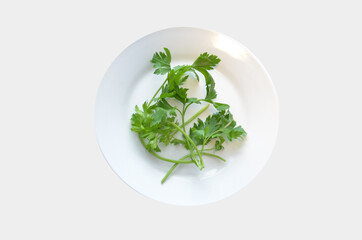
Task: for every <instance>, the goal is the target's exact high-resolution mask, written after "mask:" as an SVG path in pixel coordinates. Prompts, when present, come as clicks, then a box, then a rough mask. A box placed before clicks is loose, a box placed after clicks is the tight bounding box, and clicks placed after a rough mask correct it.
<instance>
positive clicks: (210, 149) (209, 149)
mask: <svg viewBox="0 0 362 240" xmlns="http://www.w3.org/2000/svg"><path fill="white" fill-rule="evenodd" d="M214 149H216V148H207V149H204V150H203V151H212V150H214Z"/></svg>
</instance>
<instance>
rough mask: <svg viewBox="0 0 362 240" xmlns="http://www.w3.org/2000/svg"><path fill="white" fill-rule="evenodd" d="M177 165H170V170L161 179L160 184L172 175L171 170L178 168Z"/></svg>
mask: <svg viewBox="0 0 362 240" xmlns="http://www.w3.org/2000/svg"><path fill="white" fill-rule="evenodd" d="M178 165H179V164H178V163H175V164H174V165H172V167H171V168H170V170H168V172H167V173H166V175H165V176H164V177H163V178H162V180H161V184H163V183H164V182H165V181H166V179H167V178H168V176H170V174H171V173H172V171H173V170H175V168H176V167H177V166H178Z"/></svg>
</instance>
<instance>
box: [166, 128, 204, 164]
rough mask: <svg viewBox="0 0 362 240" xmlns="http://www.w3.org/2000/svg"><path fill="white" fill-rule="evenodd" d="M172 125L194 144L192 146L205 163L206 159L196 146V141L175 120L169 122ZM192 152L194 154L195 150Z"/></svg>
mask: <svg viewBox="0 0 362 240" xmlns="http://www.w3.org/2000/svg"><path fill="white" fill-rule="evenodd" d="M169 123H170V124H171V125H172V126H174V127H175V128H177V129H178V130H179V131H180V132H181V133H182V134H183V135H184V136H185V138H186V139H187V140H188V141H189V142H190V143H191V144H192V146H193V147H194V148H195V150H196V152H197V155H199V158H200V162H201V164H202V165H203V162H204V160H203V159H202V156H201V153H200V151H199V149H198V148H197V147H196V144H195V143H194V141H192V139H191V138H190V137H189V135H187V133H185V132H184V130H182V128H180V127H179V126H177V125H176V124H175V123H173V122H169ZM191 154H193V152H192V151H191Z"/></svg>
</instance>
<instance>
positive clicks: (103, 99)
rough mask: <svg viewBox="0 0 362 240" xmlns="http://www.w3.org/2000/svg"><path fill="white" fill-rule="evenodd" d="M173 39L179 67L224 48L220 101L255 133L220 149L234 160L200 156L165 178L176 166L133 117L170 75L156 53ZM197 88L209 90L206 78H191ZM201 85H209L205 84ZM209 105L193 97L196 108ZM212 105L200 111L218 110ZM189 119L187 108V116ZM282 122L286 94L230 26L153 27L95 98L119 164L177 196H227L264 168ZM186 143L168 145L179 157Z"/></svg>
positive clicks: (158, 196) (101, 139) (193, 200)
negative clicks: (158, 69)
mask: <svg viewBox="0 0 362 240" xmlns="http://www.w3.org/2000/svg"><path fill="white" fill-rule="evenodd" d="M164 47H167V48H168V49H169V50H170V52H171V55H172V62H171V64H172V67H173V66H175V65H179V64H191V63H192V62H193V61H194V60H195V59H196V58H197V57H198V56H199V55H200V54H201V53H203V52H208V53H210V54H215V55H217V56H218V57H219V58H220V59H221V62H220V63H219V64H218V65H217V67H216V68H215V70H213V71H211V74H212V76H213V77H214V79H215V83H216V87H215V89H216V92H217V93H218V97H217V99H216V100H217V102H224V103H227V104H229V105H230V111H231V113H232V114H233V115H234V119H235V120H236V122H237V124H238V125H242V127H243V128H244V129H245V130H246V132H247V133H248V135H247V137H246V138H245V139H244V140H239V141H233V142H228V143H226V144H225V149H224V150H222V151H219V152H218V153H217V154H219V155H220V156H222V157H224V158H225V159H226V160H227V162H226V163H224V162H221V161H219V160H217V159H215V158H207V157H205V168H204V169H203V170H202V171H200V170H199V169H198V168H197V167H196V166H195V165H193V164H183V165H179V166H178V167H177V168H176V169H175V170H174V172H173V173H172V174H171V175H170V177H169V178H168V179H167V181H166V182H165V183H164V184H161V182H160V181H161V179H162V178H163V177H164V175H165V173H166V172H167V171H168V169H169V168H170V167H171V166H172V163H168V162H163V161H161V160H159V159H157V158H155V157H153V156H152V155H151V154H149V153H148V152H147V150H146V149H144V147H143V146H142V145H141V143H140V141H139V139H138V138H137V134H136V133H134V132H132V131H131V130H130V118H131V115H132V113H133V112H134V107H135V105H136V104H137V105H138V106H141V105H142V103H143V102H144V101H146V100H150V98H151V97H152V96H153V94H154V93H155V92H156V90H157V89H158V88H159V86H160V85H161V84H162V82H163V80H164V79H165V75H163V76H159V75H154V74H153V68H152V64H151V63H150V59H151V58H152V56H153V54H154V53H155V52H159V51H163V48H164ZM187 84H188V86H189V87H191V88H192V89H196V90H195V91H194V92H192V91H193V90H191V89H190V91H191V92H190V94H194V95H198V94H203V93H202V89H204V85H203V82H202V81H200V82H199V83H198V82H197V81H195V80H192V79H191V80H188V81H187ZM200 91H201V92H200ZM201 107H202V106H200V105H195V106H194V105H193V108H192V109H191V111H190V115H192V112H193V111H194V112H195V111H197V110H198V109H200V108H201ZM212 111H213V109H212V108H211V107H210V108H209V110H208V111H207V112H204V114H203V115H201V116H200V118H205V117H206V116H207V115H208V114H210V113H212ZM186 119H187V116H186ZM277 128H278V100H277V95H276V92H275V90H274V86H273V83H272V81H271V79H270V77H269V75H268V73H267V72H266V70H265V68H264V67H263V66H262V65H261V63H260V62H259V61H258V60H257V59H256V57H255V56H254V55H253V54H252V53H251V52H250V51H249V50H248V49H247V48H245V47H244V46H243V45H242V44H240V43H239V42H237V41H235V40H233V39H231V38H230V37H227V36H225V35H223V34H220V33H217V32H212V31H208V30H203V29H196V28H170V29H166V30H162V31H158V32H155V33H152V34H150V35H147V36H145V37H143V38H141V39H140V40H138V41H136V42H135V43H133V44H132V45H131V46H129V47H128V48H127V49H126V50H124V51H123V52H122V53H121V54H120V55H119V56H118V57H117V58H116V59H115V60H114V62H113V63H112V65H111V66H110V67H109V69H108V70H107V72H106V74H105V76H104V78H103V81H102V83H101V85H100V87H99V90H98V95H97V100H96V106H95V129H96V135H97V139H98V143H99V146H100V148H101V150H102V153H103V155H104V157H105V158H106V159H107V161H108V163H109V165H110V166H111V167H112V169H113V170H114V172H115V173H116V174H117V175H118V176H119V177H120V178H121V179H122V180H123V181H124V182H125V183H127V184H128V185H129V186H130V187H132V188H133V189H134V190H136V191H137V192H139V193H141V194H143V195H145V196H147V197H149V198H152V199H155V200H158V201H161V202H164V203H169V204H176V205H200V204H205V203H210V202H214V201H218V200H221V199H223V198H226V197H228V196H230V195H231V194H233V193H235V192H237V191H239V190H240V189H242V188H243V187H244V186H245V185H247V184H248V183H249V182H250V181H251V180H252V179H253V178H254V177H255V176H256V175H257V174H258V173H259V171H260V170H261V169H262V168H263V166H264V165H265V163H266V162H267V160H268V159H269V157H270V154H271V152H272V149H273V146H274V143H275V140H276V135H277ZM184 153H185V152H184V150H183V149H182V147H178V146H176V147H175V146H170V147H167V149H165V150H164V151H162V152H161V153H160V155H163V156H166V157H167V156H172V158H173V159H177V157H179V156H183V155H184Z"/></svg>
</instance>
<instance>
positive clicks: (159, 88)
mask: <svg viewBox="0 0 362 240" xmlns="http://www.w3.org/2000/svg"><path fill="white" fill-rule="evenodd" d="M167 80H168V78H166V79H165V81H164V82H163V83H162V85H161V87H159V88H158V90H157V91H156V93H155V94H154V95H153V97H152V98H151V100H150V102H149V103H148V105H147V108H148V107H149V106H150V105H151V103H152V101H153V99H155V97H156V96H157V94H158V92H159V91H160V90H161V89H162V87H163V85H165V83H166V82H167Z"/></svg>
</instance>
